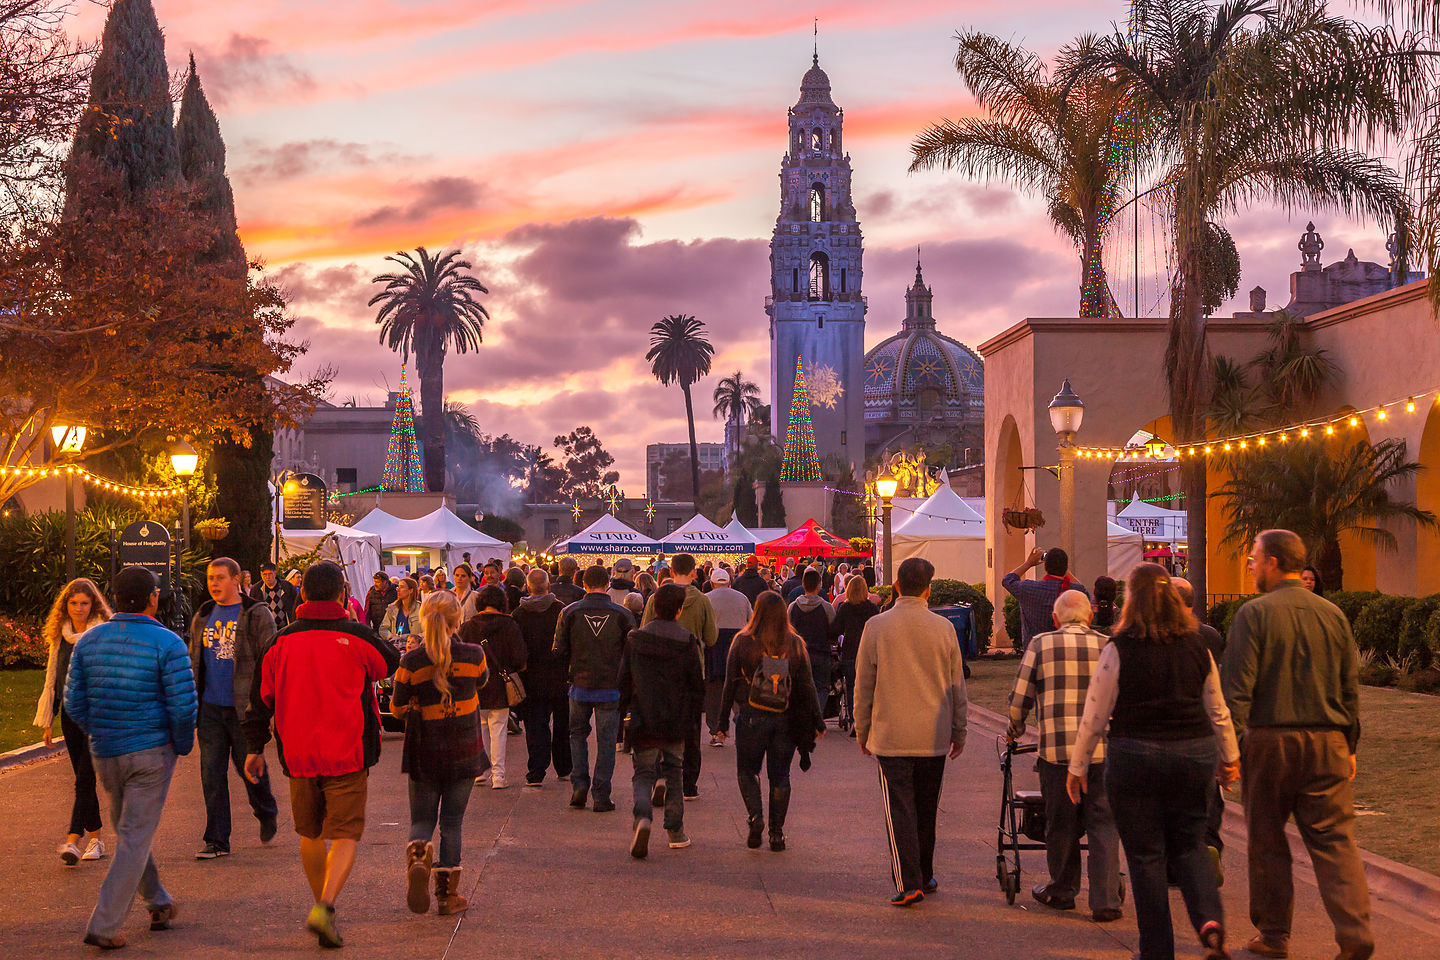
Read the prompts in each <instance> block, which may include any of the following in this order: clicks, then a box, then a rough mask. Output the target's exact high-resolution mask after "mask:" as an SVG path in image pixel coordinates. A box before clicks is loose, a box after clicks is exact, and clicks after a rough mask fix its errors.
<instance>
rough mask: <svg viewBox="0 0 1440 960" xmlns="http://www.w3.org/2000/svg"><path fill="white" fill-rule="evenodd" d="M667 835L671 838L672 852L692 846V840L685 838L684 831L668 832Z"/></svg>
mask: <svg viewBox="0 0 1440 960" xmlns="http://www.w3.org/2000/svg"><path fill="white" fill-rule="evenodd" d="M665 835H666V836H667V837H669V838H670V849H671V850H681V849H683V848H685V847H688V846H690V838H689V837H687V836H685V831H684V830H666V831H665Z"/></svg>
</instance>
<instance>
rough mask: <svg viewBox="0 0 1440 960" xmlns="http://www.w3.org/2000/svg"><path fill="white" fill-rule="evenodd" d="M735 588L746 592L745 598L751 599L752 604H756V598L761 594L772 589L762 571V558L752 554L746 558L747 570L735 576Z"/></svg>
mask: <svg viewBox="0 0 1440 960" xmlns="http://www.w3.org/2000/svg"><path fill="white" fill-rule="evenodd" d="M735 589H736V590H739V591H740V592H741V593H743V594H745V599H746V600H749V601H750V606H752V607H753V606H755V600H756V598H757V597H759V596H760V594H762V593H764V592H765V591H766V590H769V589H770V584H768V583H767V582H766V581H765V577H764V576H763V575H762V574H761V573H760V558H759V557H757V556H755V554H753V553H752V554H750V555H749V556H748V557H746V558H745V570H744V571H743V572H742V573H741V574H740V576H738V577H736V578H735Z"/></svg>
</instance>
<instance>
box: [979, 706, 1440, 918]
mask: <svg viewBox="0 0 1440 960" xmlns="http://www.w3.org/2000/svg"><path fill="white" fill-rule="evenodd" d="M970 713H971V717H972V720H977V721H979V725H980V726H982V727H984V728H985V729H986V730H987V731H990V732H993V733H995V734H997V735H1004V733H1005V731H1006V730H1007V729H1009V726H1010V721H1009V720H1008V719H1007V718H1005V717H1002V716H1001V715H1000V714H998V713H996V712H995V711H993V710H987V709H986V708H985V707H982V706H978V705H977V704H974V703H972V704H970ZM1036 739H1037V738H1036V737H1035V736H1034V735H1033V734H1027V735H1026V736H1025V737H1023V738H1022V741H1023V742H1025V743H1030V742H1033V741H1035V740H1036ZM1224 831H1225V837H1226V840H1228V841H1229V842H1230V843H1231V844H1232V845H1234V846H1235V847H1237V848H1243V847H1244V846H1245V844H1246V841H1247V835H1246V831H1245V813H1244V811H1243V810H1242V809H1241V807H1240V805H1239V804H1238V803H1235V802H1234V801H1227V802H1226V804H1225V824H1224ZM1285 833H1286V835H1287V836H1288V837H1289V840H1290V852H1291V856H1292V857H1293V858H1294V860H1295V866H1296V868H1297V869H1296V873H1297V875H1299V876H1301V877H1303V878H1304V879H1305V881H1306V882H1307V883H1309V884H1311V885H1312V886H1313V885H1315V883H1316V881H1315V875H1314V872H1313V871H1312V870H1311V868H1310V857H1309V854H1308V853H1307V852H1306V851H1305V844H1304V841H1302V840H1301V839H1300V831H1299V830H1297V829H1296V828H1295V824H1293V823H1290V824H1287V825H1286V827H1285ZM1360 859H1361V860H1363V861H1364V863H1365V880H1366V882H1367V883H1368V884H1369V886H1370V894H1371V897H1372V898H1373V899H1380V900H1388V901H1390V903H1391V904H1393V905H1394V906H1396V907H1398V908H1400V910H1402V911H1404V919H1406V920H1407V921H1408V922H1409V923H1410V924H1411V925H1412V926H1417V927H1420V928H1421V929H1425V930H1430V931H1433V932H1435V933H1437V934H1440V924H1437V922H1436V918H1440V877H1437V876H1435V875H1434V874H1430V873H1426V872H1425V871H1423V870H1417V869H1415V868H1414V867H1407V866H1406V865H1405V864H1403V863H1396V862H1395V861H1394V860H1390V859H1387V858H1386V857H1382V856H1380V855H1379V854H1377V853H1371V852H1370V851H1368V850H1361V851H1360ZM1397 916H1398V915H1397Z"/></svg>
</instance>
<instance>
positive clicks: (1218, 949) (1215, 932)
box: [1200, 920, 1230, 960]
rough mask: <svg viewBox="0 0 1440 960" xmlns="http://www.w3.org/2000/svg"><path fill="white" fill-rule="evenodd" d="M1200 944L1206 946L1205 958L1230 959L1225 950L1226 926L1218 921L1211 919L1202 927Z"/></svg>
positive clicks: (1212, 959) (1208, 959)
mask: <svg viewBox="0 0 1440 960" xmlns="http://www.w3.org/2000/svg"><path fill="white" fill-rule="evenodd" d="M1200 945H1201V946H1202V947H1204V948H1205V960H1230V954H1229V953H1228V952H1226V950H1225V928H1224V927H1222V926H1221V925H1220V923H1219V922H1218V921H1215V920H1211V921H1210V922H1209V923H1207V924H1205V925H1204V926H1203V927H1201V928H1200Z"/></svg>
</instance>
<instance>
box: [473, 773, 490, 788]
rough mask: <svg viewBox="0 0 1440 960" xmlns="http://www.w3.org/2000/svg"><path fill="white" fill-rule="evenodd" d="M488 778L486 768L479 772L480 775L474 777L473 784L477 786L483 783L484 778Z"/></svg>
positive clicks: (488, 774)
mask: <svg viewBox="0 0 1440 960" xmlns="http://www.w3.org/2000/svg"><path fill="white" fill-rule="evenodd" d="M489 779H490V771H489V770H486V771H485V772H484V773H482V774H480V776H478V777H476V778H475V786H477V787H478V786H480V784H482V783H484V782H485V781H486V780H489Z"/></svg>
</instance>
